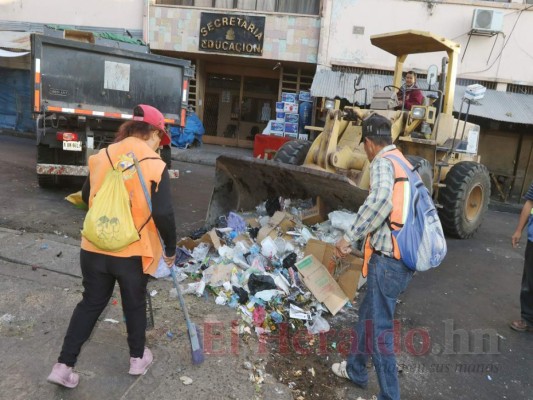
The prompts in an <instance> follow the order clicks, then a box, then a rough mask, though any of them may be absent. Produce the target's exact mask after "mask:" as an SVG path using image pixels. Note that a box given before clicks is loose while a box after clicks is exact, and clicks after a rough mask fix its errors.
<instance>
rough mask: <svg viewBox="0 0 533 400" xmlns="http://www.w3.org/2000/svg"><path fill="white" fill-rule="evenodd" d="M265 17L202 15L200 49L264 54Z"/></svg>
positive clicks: (256, 54)
mask: <svg viewBox="0 0 533 400" xmlns="http://www.w3.org/2000/svg"><path fill="white" fill-rule="evenodd" d="M264 32H265V17H259V16H251V15H233V14H211V13H202V16H201V19H200V42H199V49H200V50H202V51H215V52H220V53H228V54H250V55H254V56H260V55H262V54H263V37H264Z"/></svg>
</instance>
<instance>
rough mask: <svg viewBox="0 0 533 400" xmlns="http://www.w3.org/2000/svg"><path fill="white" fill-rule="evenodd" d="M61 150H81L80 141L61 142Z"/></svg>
mask: <svg viewBox="0 0 533 400" xmlns="http://www.w3.org/2000/svg"><path fill="white" fill-rule="evenodd" d="M63 150H67V151H81V142H63Z"/></svg>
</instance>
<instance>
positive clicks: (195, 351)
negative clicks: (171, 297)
mask: <svg viewBox="0 0 533 400" xmlns="http://www.w3.org/2000/svg"><path fill="white" fill-rule="evenodd" d="M131 155H132V158H133V162H134V163H135V168H136V169H137V173H138V174H139V180H140V181H141V186H142V188H143V191H144V196H145V197H146V202H147V203H148V207H149V208H150V212H152V201H151V200H150V196H149V195H148V190H147V189H146V184H145V183H144V178H143V176H142V172H141V168H140V166H139V162H138V161H137V158H136V157H135V155H134V154H131ZM158 234H159V233H158ZM159 240H160V241H161V246H162V248H163V252H164V251H165V245H164V243H163V240H161V236H159ZM170 274H171V275H172V280H173V281H174V287H175V288H176V292H177V293H178V298H179V300H180V305H181V309H182V310H183V314H184V315H185V321H186V322H187V331H188V333H189V342H190V343H191V358H192V363H193V364H201V363H203V362H204V351H203V349H202V346H201V343H202V337H201V335H200V332H199V331H198V328H197V326H196V325H195V324H194V323H193V322H192V321H191V319H190V318H189V312H188V311H187V306H186V305H185V300H184V299H183V294H182V293H181V290H180V287H179V285H178V279H177V278H176V272H175V271H174V266H171V267H170Z"/></svg>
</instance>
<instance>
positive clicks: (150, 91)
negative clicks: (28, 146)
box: [18, 33, 194, 187]
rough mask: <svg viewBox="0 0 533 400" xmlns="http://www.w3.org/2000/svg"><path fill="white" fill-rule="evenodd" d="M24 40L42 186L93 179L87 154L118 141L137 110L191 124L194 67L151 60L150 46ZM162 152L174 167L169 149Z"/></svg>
mask: <svg viewBox="0 0 533 400" xmlns="http://www.w3.org/2000/svg"><path fill="white" fill-rule="evenodd" d="M78 36H80V35H78ZM81 36H82V37H86V36H87V35H85V34H84V35H81ZM21 40H22V39H21V38H20V35H19V39H18V42H19V43H20V42H21ZM24 40H26V41H29V49H28V50H29V52H28V53H29V54H28V55H27V56H26V58H25V59H23V63H24V60H26V61H25V63H26V65H25V68H28V69H29V70H30V73H29V74H28V77H29V81H30V82H28V85H31V103H30V102H28V104H27V106H28V107H31V113H32V115H33V118H34V120H35V134H36V144H37V179H38V183H39V185H40V186H41V187H54V186H57V185H60V184H63V183H65V181H71V180H72V179H71V178H70V177H76V176H85V175H87V171H88V169H87V161H88V158H89V156H90V155H91V154H93V153H95V152H97V151H98V150H100V149H102V148H104V147H106V146H107V145H109V144H111V143H112V142H113V140H114V138H115V134H116V132H117V130H118V127H119V126H120V125H121V124H122V123H123V122H124V121H128V120H131V119H132V117H133V116H132V112H133V108H134V107H135V106H136V105H137V104H150V105H152V106H154V107H156V108H158V109H159V110H160V111H161V112H162V113H163V115H164V117H165V122H166V123H167V124H168V125H179V126H185V119H186V109H187V101H188V84H189V80H190V79H191V78H192V77H193V76H194V69H193V68H192V67H191V64H190V61H186V60H180V59H175V58H170V57H164V56H160V55H156V54H150V53H148V52H147V51H146V46H143V47H144V48H145V50H144V51H135V50H131V49H124V48H120V47H114V46H105V45H98V44H93V43H84V42H81V41H77V40H71V39H65V38H60V37H53V36H48V35H43V34H36V33H27V38H25V39H24ZM130 47H134V46H130ZM160 151H161V157H162V158H163V160H164V161H165V162H166V163H167V165H169V166H170V162H171V158H170V156H171V154H170V147H169V146H165V147H164V148H161V149H160ZM174 175H175V174H174ZM78 180H80V179H78Z"/></svg>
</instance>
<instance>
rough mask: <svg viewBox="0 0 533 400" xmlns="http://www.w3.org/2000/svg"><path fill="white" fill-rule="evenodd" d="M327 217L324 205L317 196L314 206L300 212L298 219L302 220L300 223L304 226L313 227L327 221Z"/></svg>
mask: <svg viewBox="0 0 533 400" xmlns="http://www.w3.org/2000/svg"><path fill="white" fill-rule="evenodd" d="M327 215H328V213H327V209H326V204H325V203H324V201H323V200H322V198H321V197H320V196H317V198H316V201H315V205H314V206H313V207H311V208H306V209H304V210H302V211H300V214H299V217H300V219H301V220H302V223H304V224H306V225H314V224H318V223H320V222H324V221H325V220H327Z"/></svg>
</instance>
